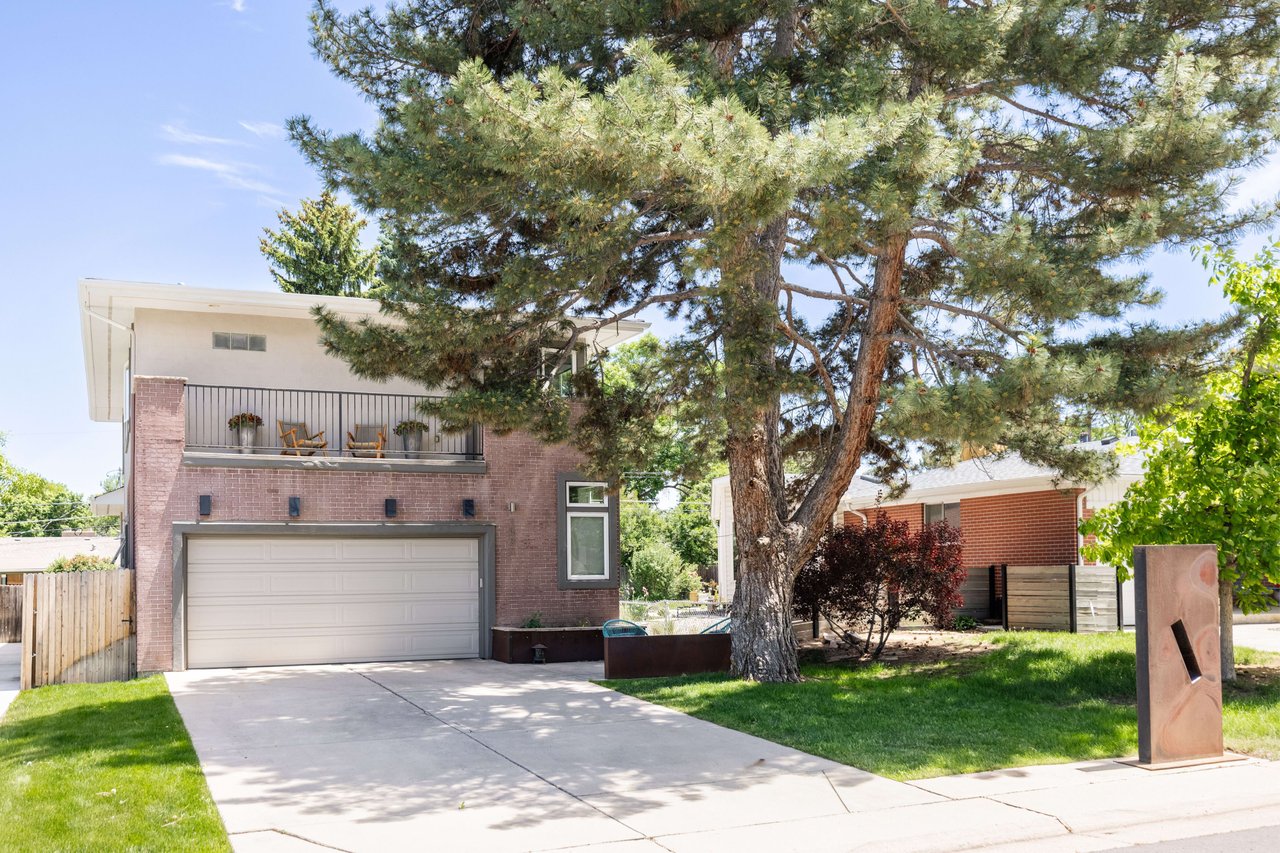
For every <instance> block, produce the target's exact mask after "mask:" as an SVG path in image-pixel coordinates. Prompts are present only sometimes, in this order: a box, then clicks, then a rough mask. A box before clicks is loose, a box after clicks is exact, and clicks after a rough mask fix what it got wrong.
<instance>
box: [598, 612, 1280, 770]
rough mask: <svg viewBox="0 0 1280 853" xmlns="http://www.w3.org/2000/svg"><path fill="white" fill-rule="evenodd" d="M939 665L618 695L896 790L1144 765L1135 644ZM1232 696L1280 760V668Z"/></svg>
mask: <svg viewBox="0 0 1280 853" xmlns="http://www.w3.org/2000/svg"><path fill="white" fill-rule="evenodd" d="M988 640H989V641H992V642H994V643H995V644H996V645H997V648H996V649H995V651H991V652H988V653H986V654H982V655H976V656H974V657H970V658H965V659H960V660H953V661H950V662H947V663H941V664H916V665H910V664H903V665H890V664H871V665H844V664H824V665H812V666H805V667H803V673H804V677H805V681H804V682H802V683H800V684H751V683H747V682H742V681H735V680H732V679H729V678H728V677H726V676H692V677H686V678H664V679H632V680H627V681H606V682H603V683H604V684H605V685H607V686H608V687H612V688H613V689H615V690H619V691H621V692H623V693H628V694H630V695H632V696H637V697H639V698H641V699H645V700H647V701H650V702H656V703H658V704H661V705H667V706H670V707H672V708H676V709H677V710H680V711H684V712H685V713H687V714H692V715H693V716H695V717H700V718H702V719H704V720H710V721H711V722H713V723H719V724H720V725H722V726H727V727H729V728H733V729H738V730H740V731H744V732H749V733H750V734H753V735H758V736H760V737H763V738H767V739H768V740H772V741H777V742H778V743H783V744H787V745H788V746H793V747H796V748H797V749H801V750H804V751H805V752H809V753H813V754H815V755H821V756H825V757H827V758H831V759H833V760H835V761H840V762H843V763H845V764H851V765H854V766H855V767H861V768H863V769H864V770H870V771H872V772H873V773H879V774H882V775H885V776H890V777H892V778H895V779H922V778H926V777H930V776H943V775H949V774H953V773H971V772H975V771H979V770H991V769H995V768H999V767H1015V766H1020V765H1027V764H1050V763H1056V762H1066V761H1079V760H1083V759H1089V758H1109V757H1114V756H1122V755H1134V754H1137V749H1138V725H1137V712H1136V709H1135V695H1136V688H1135V664H1134V651H1133V649H1134V640H1133V635H1132V634H1093V635H1081V634H1076V635H1073V634H1042V633H1013V634H996V635H993V636H991V637H989V638H988ZM1238 659H1239V661H1240V662H1241V663H1244V664H1255V665H1259V664H1265V665H1266V666H1268V667H1272V668H1271V669H1269V670H1263V671H1260V672H1250V673H1248V676H1247V677H1245V678H1243V679H1242V684H1241V686H1239V687H1235V686H1232V687H1228V688H1227V690H1226V693H1225V705H1226V720H1225V729H1226V741H1227V748H1228V749H1232V750H1236V751H1240V752H1248V753H1251V754H1254V755H1261V756H1264V757H1268V758H1280V669H1277V668H1275V667H1280V656H1274V655H1273V656H1268V655H1263V654H1261V653H1258V652H1252V651H1248V650H1238Z"/></svg>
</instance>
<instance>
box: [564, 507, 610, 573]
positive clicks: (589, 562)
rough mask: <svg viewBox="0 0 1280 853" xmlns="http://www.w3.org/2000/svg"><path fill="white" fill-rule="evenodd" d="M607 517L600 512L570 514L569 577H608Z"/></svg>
mask: <svg viewBox="0 0 1280 853" xmlns="http://www.w3.org/2000/svg"><path fill="white" fill-rule="evenodd" d="M608 520H609V518H608V516H607V515H605V514H604V513H601V512H589V513H583V512H571V513H569V514H568V526H569V579H570V580H574V579H577V578H590V579H595V580H602V579H604V578H607V577H609V547H608V544H609V537H608V534H607V532H606V527H607V525H606V522H607V521H608Z"/></svg>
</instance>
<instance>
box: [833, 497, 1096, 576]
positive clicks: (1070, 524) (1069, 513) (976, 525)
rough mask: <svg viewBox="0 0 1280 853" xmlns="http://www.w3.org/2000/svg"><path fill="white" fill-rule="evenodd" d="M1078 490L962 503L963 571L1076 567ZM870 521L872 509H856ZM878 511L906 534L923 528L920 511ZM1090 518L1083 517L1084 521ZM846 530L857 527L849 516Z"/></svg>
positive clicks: (916, 507)
mask: <svg viewBox="0 0 1280 853" xmlns="http://www.w3.org/2000/svg"><path fill="white" fill-rule="evenodd" d="M1079 494H1080V490H1079V489H1073V490H1069V491H1066V492H1061V491H1057V490H1055V489H1047V490H1044V491H1038V492H1021V493H1018V494H1011V495H994V496H990V497H975V498H962V499H961V500H960V533H961V535H962V536H963V538H964V565H965V566H968V567H970V568H973V567H976V566H989V565H993V564H994V565H1000V564H1002V563H1003V564H1005V565H1010V566H1065V565H1067V564H1069V563H1077V562H1079V550H1078V545H1079V534H1078V532H1077V527H1076V500H1077V497H1078V496H1079ZM860 511H861V512H862V513H863V514H864V515H867V516H868V517H871V516H872V514H873V513H875V512H878V511H879V510H878V509H877V508H876V507H875V506H869V507H866V508H860ZM883 511H884V512H885V513H887V514H888V515H889V517H890V518H891V519H894V520H895V521H906V522H908V523H910V524H911V529H912V530H913V531H914V530H918V529H920V527H921V526H922V525H923V524H924V505H923V504H919V503H915V504H901V505H894V506H887V507H884V508H883ZM1088 514H1089V513H1088V512H1087V511H1086V515H1088ZM845 523H846V524H854V523H856V524H861V523H862V520H861V519H860V518H858V516H856V515H854V514H853V513H851V512H846V513H845Z"/></svg>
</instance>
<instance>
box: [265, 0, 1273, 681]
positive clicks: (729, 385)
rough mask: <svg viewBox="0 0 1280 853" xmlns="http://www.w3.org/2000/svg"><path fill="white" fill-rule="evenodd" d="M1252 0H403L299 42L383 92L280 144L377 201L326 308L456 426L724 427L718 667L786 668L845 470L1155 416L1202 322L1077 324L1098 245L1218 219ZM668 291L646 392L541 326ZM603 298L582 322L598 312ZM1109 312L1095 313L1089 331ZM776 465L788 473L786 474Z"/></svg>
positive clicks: (356, 343)
mask: <svg viewBox="0 0 1280 853" xmlns="http://www.w3.org/2000/svg"><path fill="white" fill-rule="evenodd" d="M1278 12H1280V0H1232V2H1221V0H1144V2H1140V3H1139V2H1130V0H1098V2H1083V0H1008V2H996V0H678V1H677V0H643V2H637V0H590V2H584V1H583V0H537V2H534V0H405V2H402V3H399V4H397V5H395V6H392V7H390V8H389V9H388V10H387V11H385V12H383V13H379V12H377V11H374V10H366V11H362V12H358V13H355V14H353V15H349V16H348V15H343V14H341V13H340V12H338V11H337V10H336V9H335V8H334V7H333V6H332V5H331V4H330V3H329V2H326V1H325V0H322V2H319V3H318V4H317V6H316V7H315V10H314V12H313V24H314V38H313V44H314V47H315V49H316V51H317V52H318V54H319V55H320V57H321V58H322V59H323V60H324V61H326V62H327V63H328V64H329V66H330V67H331V68H332V70H333V71H334V73H335V74H336V75H337V76H339V77H340V78H341V79H344V80H347V81H349V82H350V83H352V84H353V85H354V86H356V87H357V88H358V89H359V90H360V91H361V92H362V93H363V94H364V95H365V96H366V97H368V98H369V99H370V101H371V102H372V103H373V104H375V105H376V107H377V109H378V110H379V112H380V122H379V125H378V127H377V128H376V129H375V130H374V131H372V132H371V133H369V134H367V135H361V134H345V135H344V134H332V133H329V132H327V131H324V130H322V129H320V128H317V127H316V126H314V125H313V123H311V122H310V121H309V120H307V119H306V118H298V119H295V120H294V121H293V122H292V123H291V126H290V127H291V132H292V135H293V138H294V139H295V140H296V141H297V143H298V144H299V146H300V147H301V149H302V151H303V152H304V154H305V155H306V156H307V157H308V158H309V159H310V160H311V162H313V163H314V164H315V166H316V167H317V168H318V169H319V170H320V171H321V173H322V174H323V175H324V176H325V178H326V179H327V180H328V181H330V182H331V183H332V184H333V185H335V186H340V187H342V188H344V189H346V190H347V191H348V192H350V193H351V195H352V197H353V198H354V199H355V201H356V203H357V204H358V205H359V206H360V207H361V208H362V209H364V210H366V211H378V213H379V216H380V218H381V219H382V220H383V222H384V223H385V224H386V226H387V227H388V228H389V229H390V230H391V231H392V232H393V233H394V235H395V239H394V241H393V242H394V245H395V252H396V253H397V259H396V263H395V264H393V265H391V266H392V267H393V268H394V269H396V270H397V271H398V274H397V275H396V277H395V279H394V280H391V281H387V282H385V286H386V287H387V292H386V293H385V294H384V297H383V298H384V309H385V310H386V312H387V313H388V314H389V315H390V316H391V317H393V318H394V319H395V321H396V322H395V323H385V324H383V323H377V322H370V323H363V324H358V325H351V324H348V323H344V322H342V321H341V320H340V319H339V318H337V317H334V316H331V315H327V314H323V312H322V313H321V314H320V322H321V325H322V329H323V333H324V335H325V336H326V339H327V342H328V344H329V345H330V346H331V347H332V349H333V350H335V351H336V352H337V353H338V354H339V355H340V356H342V357H343V358H344V359H346V360H348V361H349V362H350V363H351V365H352V367H353V369H354V370H355V371H356V372H358V373H360V374H362V375H366V376H374V377H386V376H390V375H400V376H404V377H407V378H410V379H412V380H415V381H418V382H420V383H422V384H424V385H426V386H430V387H436V388H447V389H449V390H450V391H451V392H452V396H451V397H450V398H449V399H448V401H446V402H444V403H441V404H440V405H438V406H437V407H436V410H437V413H438V414H440V415H441V416H442V417H444V418H446V420H448V421H450V422H451V423H453V424H458V425H460V424H463V423H465V422H468V421H470V420H480V421H483V422H485V423H486V424H488V425H489V426H490V428H493V429H497V430H507V429H517V428H519V429H528V430H531V431H532V432H534V433H535V434H537V435H539V436H541V437H543V438H544V439H547V440H563V439H566V438H571V439H572V440H573V441H574V442H575V443H576V444H577V445H578V446H579V447H581V448H582V449H583V451H584V452H585V453H586V454H587V456H588V458H589V460H590V464H591V465H592V466H593V467H594V468H595V469H596V471H597V472H599V473H604V474H611V473H612V474H617V473H619V472H620V471H624V470H627V469H632V470H636V469H639V470H645V469H644V467H643V464H644V461H643V460H642V459H634V458H632V457H631V456H630V450H631V449H633V448H642V447H644V446H646V442H645V441H643V440H638V439H637V438H636V436H637V435H643V434H644V432H645V430H647V428H648V427H649V425H650V424H652V423H653V421H654V419H655V416H656V415H657V414H658V413H659V412H657V411H655V409H660V408H662V407H664V406H670V405H673V404H674V403H673V401H678V402H679V404H680V405H681V406H684V407H685V412H686V416H687V413H689V412H692V411H696V412H697V413H698V415H699V420H701V421H702V422H704V423H705V424H707V426H708V428H709V429H720V428H723V429H724V431H725V436H726V441H725V446H726V454H727V457H728V463H729V469H730V476H731V481H732V493H733V512H734V522H735V529H736V534H735V535H736V537H737V542H736V545H737V552H738V555H739V559H740V561H741V563H740V571H741V577H740V580H739V583H738V586H737V592H736V598H735V602H734V607H735V613H734V636H733V670H734V672H735V673H736V674H738V675H739V676H741V677H743V678H750V679H759V680H793V679H795V678H797V677H798V674H797V667H796V657H795V650H794V644H793V640H792V631H791V610H792V607H791V597H792V587H793V580H794V578H795V575H796V573H797V571H798V570H799V568H800V566H801V565H803V563H804V562H805V560H806V559H807V558H808V557H809V555H810V554H811V553H812V552H813V551H814V549H815V547H816V545H817V543H818V541H819V539H820V538H821V536H822V535H823V532H824V530H825V528H826V526H827V522H828V519H830V518H831V516H832V513H833V512H834V510H835V508H836V506H837V503H838V501H839V499H840V496H841V494H842V493H843V491H844V490H845V488H846V487H847V485H848V483H849V482H850V480H851V478H852V477H853V475H854V472H855V471H856V470H857V469H858V466H859V465H860V464H863V463H864V462H876V463H878V464H879V465H880V467H881V469H882V470H883V471H884V472H886V473H889V472H892V471H893V470H895V469H896V468H898V467H900V466H901V465H902V461H903V449H904V447H906V446H907V443H908V442H913V441H923V442H926V443H945V442H958V441H960V440H965V441H969V442H972V443H973V444H975V445H978V446H984V447H994V446H1002V447H1007V448H1011V449H1013V450H1017V451H1019V452H1021V453H1023V454H1024V455H1025V456H1027V457H1029V458H1031V459H1034V460H1037V461H1043V462H1049V463H1051V464H1054V465H1057V466H1059V467H1060V468H1061V469H1062V470H1064V471H1066V472H1067V473H1070V474H1072V475H1078V476H1083V475H1084V474H1087V473H1088V471H1087V470H1086V469H1087V468H1088V466H1089V464H1090V458H1091V457H1088V456H1087V455H1085V454H1082V453H1079V452H1073V451H1071V450H1070V449H1064V447H1063V442H1062V434H1063V430H1062V417H1063V413H1064V412H1066V413H1068V414H1071V415H1073V416H1074V415H1077V414H1078V413H1079V412H1081V411H1089V412H1105V411H1108V410H1111V409H1124V408H1126V407H1129V406H1136V407H1138V408H1139V409H1145V408H1149V407H1151V406H1153V405H1156V404H1158V403H1160V402H1163V401H1165V400H1167V399H1168V398H1169V396H1170V395H1171V394H1172V393H1174V392H1177V391H1179V390H1185V389H1186V388H1187V387H1190V386H1189V385H1188V384H1187V383H1188V381H1190V382H1192V383H1194V382H1196V381H1198V379H1199V377H1198V376H1197V375H1196V370H1195V369H1194V368H1195V366H1196V360H1197V356H1198V355H1200V354H1203V353H1205V352H1207V351H1208V350H1209V349H1210V348H1211V341H1209V338H1210V337H1211V336H1212V335H1213V334H1215V333H1217V332H1221V331H1223V329H1222V327H1218V326H1212V325H1210V326H1205V327H1196V328H1191V329H1183V330H1175V331H1172V332H1171V331H1169V330H1163V329H1159V328H1154V327H1143V328H1136V329H1133V330H1131V332H1132V333H1116V332H1115V331H1114V329H1111V330H1107V331H1106V333H1105V334H1102V335H1100V336H1098V337H1097V338H1091V337H1087V336H1082V334H1081V333H1080V332H1079V331H1078V330H1079V329H1080V328H1081V327H1087V328H1098V327H1100V326H1105V325H1106V322H1107V321H1114V320H1115V319H1117V318H1120V317H1122V316H1123V315H1124V312H1125V311H1126V310H1128V309H1129V308H1130V307H1132V306H1136V305H1150V304H1152V303H1154V302H1156V301H1157V300H1158V298H1159V293H1158V291H1157V290H1156V289H1155V288H1154V287H1153V286H1152V285H1151V284H1150V282H1148V281H1147V279H1146V278H1145V277H1144V276H1142V275H1135V274H1128V273H1125V272H1122V271H1120V267H1119V266H1118V265H1117V262H1123V261H1131V260H1133V259H1140V258H1141V257H1142V256H1143V254H1144V253H1145V252H1147V251H1148V250H1149V249H1150V248H1151V247H1153V246H1156V245H1160V244H1178V243H1184V242H1186V241H1191V240H1194V241H1204V240H1206V239H1211V240H1215V241H1225V240H1228V239H1230V238H1231V237H1232V236H1233V235H1235V234H1236V233H1237V232H1238V231H1239V230H1240V229H1242V228H1246V227H1248V226H1251V225H1255V224H1257V223H1259V222H1262V221H1265V220H1267V219H1268V218H1269V217H1270V216H1271V215H1272V212H1273V209H1274V206H1270V205H1269V206H1266V207H1265V208H1247V209H1239V208H1236V207H1232V206H1231V205H1230V196H1231V190H1232V189H1233V188H1234V187H1236V186H1237V185H1238V183H1239V181H1240V180H1241V178H1240V174H1239V172H1238V171H1237V170H1238V169H1240V168H1242V167H1245V166H1249V165H1252V164H1254V163H1256V162H1257V161H1258V160H1259V159H1260V158H1261V157H1262V156H1263V155H1264V153H1265V152H1266V150H1267V148H1268V146H1269V145H1270V143H1271V141H1272V138H1273V136H1272V132H1273V129H1274V127H1275V126H1276V120H1277V94H1278V91H1280V90H1278V89H1277V78H1276V60H1275V57H1276V55H1277V50H1278V49H1280V28H1278V27H1277V13H1278ZM646 310H663V311H665V312H666V314H667V316H668V317H670V318H671V319H672V320H675V321H679V322H682V323H683V326H684V329H685V333H684V334H683V335H682V336H680V337H679V338H678V339H676V340H673V341H669V342H668V349H669V351H670V352H672V353H676V354H679V357H678V358H672V359H669V360H668V361H667V363H666V368H665V369H666V376H665V379H664V381H665V383H666V389H665V390H662V391H657V392H654V393H652V394H651V395H650V396H649V397H648V398H647V399H639V398H638V397H635V396H632V395H628V394H626V393H625V392H623V393H620V394H617V395H615V393H614V389H612V388H611V387H610V386H609V385H607V384H606V383H603V382H601V381H600V380H599V378H598V377H597V376H596V375H595V374H594V373H591V372H584V373H583V374H580V375H579V376H578V378H577V379H576V382H575V388H576V392H577V395H578V397H579V398H580V400H581V401H582V406H581V407H579V409H578V412H579V414H576V415H573V417H574V418H575V419H574V421H573V425H572V428H571V427H570V421H571V414H573V411H574V409H573V408H572V407H571V406H570V404H569V401H567V400H565V399H564V398H563V397H561V396H560V395H559V394H557V393H556V392H555V389H552V388H549V387H548V384H547V383H545V382H540V381H539V376H540V362H541V356H540V348H541V347H546V346H556V347H561V348H562V349H564V350H565V351H566V352H567V351H570V350H572V349H574V348H576V347H578V346H579V345H580V344H581V343H582V342H583V341H588V340H590V337H591V334H592V332H593V331H594V330H596V329H599V328H603V327H605V326H607V325H608V324H610V323H612V322H614V321H615V320H616V319H619V318H630V317H635V316H637V315H639V314H641V313H642V312H644V311H646ZM592 318H595V319H592ZM1098 321H1103V322H1098ZM784 465H785V466H786V469H785V470H787V471H788V472H800V473H801V475H802V476H800V477H799V478H788V477H784Z"/></svg>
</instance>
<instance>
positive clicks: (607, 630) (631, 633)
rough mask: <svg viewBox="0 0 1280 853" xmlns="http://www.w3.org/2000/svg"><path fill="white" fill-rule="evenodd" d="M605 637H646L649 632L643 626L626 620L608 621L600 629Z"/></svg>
mask: <svg viewBox="0 0 1280 853" xmlns="http://www.w3.org/2000/svg"><path fill="white" fill-rule="evenodd" d="M601 630H603V631H604V635H605V636H606V637H647V636H649V632H648V631H646V630H645V629H644V626H643V625H637V624H636V623H634V622H628V621H627V620H626V619H610V620H609V621H608V622H606V623H604V625H603V626H602V629H601Z"/></svg>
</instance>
